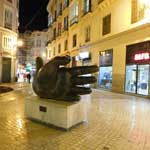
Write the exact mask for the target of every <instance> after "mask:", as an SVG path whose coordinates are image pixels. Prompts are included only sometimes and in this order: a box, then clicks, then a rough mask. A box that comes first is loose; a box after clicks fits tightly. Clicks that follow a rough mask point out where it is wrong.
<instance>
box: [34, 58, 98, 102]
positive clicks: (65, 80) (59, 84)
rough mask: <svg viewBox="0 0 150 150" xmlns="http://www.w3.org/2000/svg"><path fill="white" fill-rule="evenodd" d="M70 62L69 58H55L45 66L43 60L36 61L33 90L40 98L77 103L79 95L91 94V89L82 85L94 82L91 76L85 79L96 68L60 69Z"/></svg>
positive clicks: (95, 70) (96, 69)
mask: <svg viewBox="0 0 150 150" xmlns="http://www.w3.org/2000/svg"><path fill="white" fill-rule="evenodd" d="M69 62H70V57H69V56H63V57H55V58H54V59H52V60H51V61H49V62H48V63H47V64H45V65H43V60H42V59H41V58H40V57H38V58H37V59H36V69H37V70H36V74H35V76H34V80H33V84H32V85H33V90H34V92H35V93H36V94H37V95H38V96H40V97H41V98H48V99H55V100H63V101H78V100H80V96H79V95H84V94H89V93H91V89H90V88H87V87H83V85H84V84H90V83H94V82H96V78H95V77H93V76H90V77H85V76H82V75H84V74H90V73H94V72H97V71H98V67H97V66H95V65H93V66H80V67H72V68H69V67H62V65H67V64H68V63H69Z"/></svg>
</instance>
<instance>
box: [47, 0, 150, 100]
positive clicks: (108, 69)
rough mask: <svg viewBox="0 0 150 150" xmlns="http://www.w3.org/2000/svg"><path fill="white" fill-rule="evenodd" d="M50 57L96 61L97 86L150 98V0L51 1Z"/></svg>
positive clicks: (86, 62) (77, 62) (74, 62)
mask: <svg viewBox="0 0 150 150" xmlns="http://www.w3.org/2000/svg"><path fill="white" fill-rule="evenodd" d="M47 9H48V12H49V29H48V38H49V44H48V57H49V58H52V57H54V56H56V55H67V54H69V55H70V56H71V57H72V66H76V65H90V64H97V65H98V66H99V68H100V69H99V73H98V74H96V76H97V78H98V82H97V85H95V87H97V88H103V89H106V90H111V91H114V92H119V93H130V94H135V95H142V96H145V97H150V44H149V43H150V35H149V31H150V1H147V0H63V1H62V0H51V1H50V2H49V4H48V6H47Z"/></svg>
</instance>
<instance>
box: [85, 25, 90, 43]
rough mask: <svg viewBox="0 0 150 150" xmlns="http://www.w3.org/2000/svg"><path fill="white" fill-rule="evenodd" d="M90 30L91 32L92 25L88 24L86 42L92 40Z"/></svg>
mask: <svg viewBox="0 0 150 150" xmlns="http://www.w3.org/2000/svg"><path fill="white" fill-rule="evenodd" d="M90 32H91V27H90V26H88V27H86V29H85V42H89V41H90Z"/></svg>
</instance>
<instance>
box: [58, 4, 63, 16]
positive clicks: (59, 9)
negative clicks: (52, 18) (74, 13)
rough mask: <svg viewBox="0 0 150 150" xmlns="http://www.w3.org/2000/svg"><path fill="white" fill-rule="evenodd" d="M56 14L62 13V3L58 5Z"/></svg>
mask: <svg viewBox="0 0 150 150" xmlns="http://www.w3.org/2000/svg"><path fill="white" fill-rule="evenodd" d="M58 15H62V3H60V4H59V5H58Z"/></svg>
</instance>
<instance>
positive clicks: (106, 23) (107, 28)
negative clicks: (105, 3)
mask: <svg viewBox="0 0 150 150" xmlns="http://www.w3.org/2000/svg"><path fill="white" fill-rule="evenodd" d="M110 32H111V14H109V15H107V16H105V17H104V18H103V33H102V34H103V35H105V34H108V33H110Z"/></svg>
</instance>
